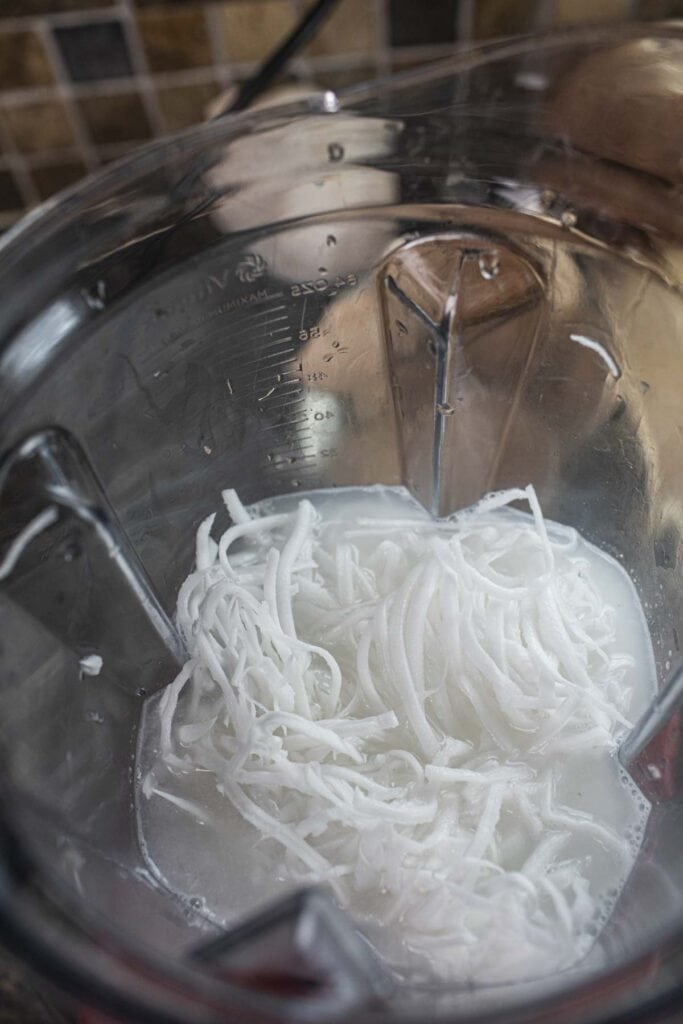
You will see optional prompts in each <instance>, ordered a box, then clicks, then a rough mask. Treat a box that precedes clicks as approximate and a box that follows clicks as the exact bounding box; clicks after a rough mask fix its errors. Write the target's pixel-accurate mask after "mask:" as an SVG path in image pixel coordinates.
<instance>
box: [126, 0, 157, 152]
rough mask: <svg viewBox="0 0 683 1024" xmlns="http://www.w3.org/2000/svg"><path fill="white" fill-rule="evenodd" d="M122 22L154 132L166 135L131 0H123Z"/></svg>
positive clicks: (135, 80) (136, 79) (140, 91)
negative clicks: (131, 7)
mask: <svg viewBox="0 0 683 1024" xmlns="http://www.w3.org/2000/svg"><path fill="white" fill-rule="evenodd" d="M121 23H122V25H123V32H124V36H125V39H126V42H127V44H128V50H129V53H130V56H131V61H132V64H133V71H134V72H135V74H134V76H133V79H134V84H135V86H136V87H137V89H138V91H139V93H140V98H141V100H142V105H143V106H144V108H145V113H146V114H147V119H148V121H149V123H150V127H151V129H152V134H153V135H155V136H156V135H165V134H166V125H165V123H164V119H163V117H162V114H161V109H160V107H159V101H158V99H157V94H156V90H155V88H154V85H153V83H152V80H151V78H150V71H149V64H148V63H147V54H146V53H145V48H144V46H143V44H142V39H141V38H140V32H139V30H138V25H137V21H136V20H135V18H134V17H133V14H132V11H131V9H130V0H122V7H121Z"/></svg>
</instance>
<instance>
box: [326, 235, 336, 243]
mask: <svg viewBox="0 0 683 1024" xmlns="http://www.w3.org/2000/svg"><path fill="white" fill-rule="evenodd" d="M325 241H326V243H327V245H336V244H337V239H336V238H335V237H334V235H328V236H327V238H326V239H325Z"/></svg>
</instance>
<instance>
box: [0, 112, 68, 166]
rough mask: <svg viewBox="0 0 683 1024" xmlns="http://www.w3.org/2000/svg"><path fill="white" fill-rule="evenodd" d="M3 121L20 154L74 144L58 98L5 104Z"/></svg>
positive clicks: (66, 117) (65, 115)
mask: <svg viewBox="0 0 683 1024" xmlns="http://www.w3.org/2000/svg"><path fill="white" fill-rule="evenodd" d="M3 114H4V118H5V124H6V125H7V130H8V131H9V133H10V135H11V136H12V139H13V141H14V145H15V146H16V147H17V149H18V150H19V151H20V152H21V153H42V152H45V151H46V150H51V149H68V147H69V146H73V145H74V144H75V139H74V135H73V132H72V130H71V125H70V123H69V119H68V116H67V113H66V109H65V108H64V104H63V103H62V102H61V101H60V100H44V101H43V102H40V103H23V104H21V106H12V107H5V110H4V112H3Z"/></svg>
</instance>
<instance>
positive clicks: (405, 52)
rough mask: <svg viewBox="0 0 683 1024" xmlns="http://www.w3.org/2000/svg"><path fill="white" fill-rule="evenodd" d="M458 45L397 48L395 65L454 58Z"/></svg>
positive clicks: (394, 54)
mask: <svg viewBox="0 0 683 1024" xmlns="http://www.w3.org/2000/svg"><path fill="white" fill-rule="evenodd" d="M456 47H457V43H430V44H429V45H426V46H396V47H394V49H393V51H392V57H393V59H394V65H400V63H401V61H405V62H406V63H408V62H411V61H430V60H441V59H443V58H444V57H452V56H453V53H454V52H455V50H456Z"/></svg>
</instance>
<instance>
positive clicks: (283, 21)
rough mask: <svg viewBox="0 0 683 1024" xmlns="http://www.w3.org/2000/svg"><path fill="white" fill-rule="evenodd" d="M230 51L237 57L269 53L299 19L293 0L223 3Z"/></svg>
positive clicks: (243, 58)
mask: <svg viewBox="0 0 683 1024" xmlns="http://www.w3.org/2000/svg"><path fill="white" fill-rule="evenodd" d="M221 18H222V22H223V31H224V33H225V45H226V47H227V50H228V54H229V55H230V57H231V58H232V59H233V60H235V61H251V60H253V61H257V60H263V58H264V57H267V56H268V55H269V54H270V53H271V52H272V51H273V50H274V49H275V48H276V47H277V46H279V44H280V43H281V42H282V40H283V39H284V38H285V37H286V36H287V35H288V34H289V32H291V30H292V28H293V27H294V25H295V23H296V17H295V14H294V9H293V8H292V5H291V3H290V2H289V0H233V2H232V3H226V4H222V5H221Z"/></svg>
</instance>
